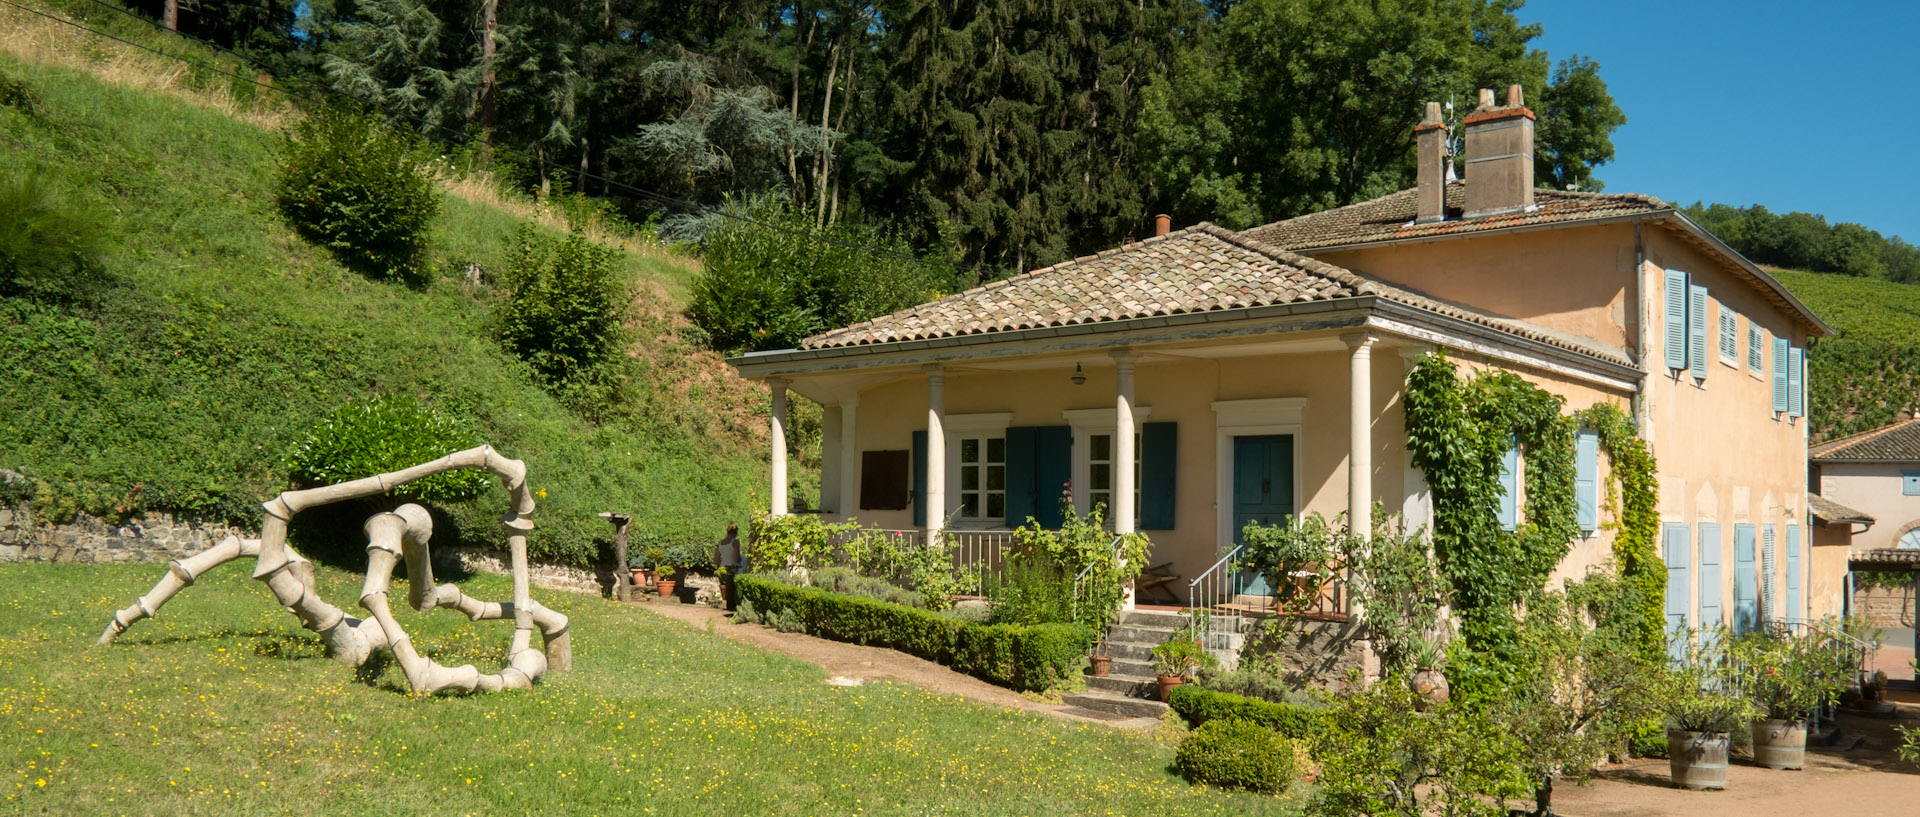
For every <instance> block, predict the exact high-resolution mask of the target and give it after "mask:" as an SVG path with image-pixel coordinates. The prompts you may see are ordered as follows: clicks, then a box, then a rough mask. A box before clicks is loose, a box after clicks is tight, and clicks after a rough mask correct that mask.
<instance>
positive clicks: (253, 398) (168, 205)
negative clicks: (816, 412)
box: [0, 15, 766, 562]
mask: <svg viewBox="0 0 1920 817" xmlns="http://www.w3.org/2000/svg"><path fill="white" fill-rule="evenodd" d="M13 16H16V17H17V15H13ZM6 22H14V20H9V21H6ZM22 30H23V29H15V30H13V31H12V33H10V34H8V35H6V36H5V37H0V45H4V46H6V47H7V49H8V50H9V51H10V52H12V53H14V54H27V55H29V56H31V57H34V58H35V59H36V60H38V59H39V58H41V57H45V56H47V54H49V53H59V54H62V55H71V54H74V53H83V52H82V51H80V50H78V49H74V48H53V49H42V51H41V52H40V53H36V52H34V51H33V49H31V48H21V47H18V46H20V43H21V41H22V38H21V36H20V34H21V31H22ZM29 45H31V43H29ZM56 45H57V44H56ZM115 65H116V63H114V62H113V61H111V60H108V61H105V62H99V63H98V64H96V65H94V66H92V67H90V68H87V69H86V70H76V69H74V68H70V67H64V66H60V65H53V64H48V63H46V62H41V61H35V62H28V61H23V60H22V59H19V58H17V57H15V56H10V55H8V54H0V72H4V73H6V74H8V75H10V76H12V77H13V78H15V79H17V80H20V81H22V82H24V84H25V85H26V86H27V87H28V88H29V89H31V96H32V97H33V98H34V99H33V101H32V102H31V103H30V104H16V105H0V177H10V176H12V175H14V174H21V173H27V172H34V171H39V172H44V173H47V174H51V176H52V177H53V178H54V179H56V180H57V181H58V182H59V184H60V186H61V187H63V188H64V189H66V190H68V191H70V193H71V195H73V196H74V197H77V198H80V199H82V200H86V201H89V202H90V203H91V204H93V205H94V206H96V207H99V208H101V209H103V210H105V211H107V212H108V213H110V214H111V215H110V216H109V218H108V221H109V224H110V227H109V228H108V232H109V233H110V235H109V236H108V238H109V240H108V242H107V244H108V247H109V250H108V251H107V254H106V256H105V259H104V261H105V263H104V266H105V268H106V271H107V273H108V274H109V276H110V278H111V284H110V289H109V290H108V291H107V292H106V294H105V296H104V297H102V298H100V299H99V300H98V302H97V303H95V304H93V305H88V306H71V305H57V304H48V303H43V302H33V301H28V300H23V299H6V298H0V372H4V373H5V375H4V377H5V382H6V384H7V385H6V387H5V388H4V389H0V467H5V468H11V469H16V470H20V471H23V472H25V473H27V474H28V475H29V476H30V478H31V480H30V482H29V483H28V484H26V485H25V486H18V485H16V486H14V487H13V488H12V489H11V493H12V495H10V496H0V501H9V500H18V499H21V498H23V497H22V496H21V494H25V495H26V497H25V498H30V499H32V500H33V501H34V502H35V504H36V506H37V507H39V508H40V509H42V511H43V512H49V513H53V514H56V515H66V514H71V513H73V512H76V511H86V512H90V513H95V514H101V515H106V516H109V517H112V516H117V515H121V514H127V513H134V512H139V511H142V510H146V509H162V510H185V511H191V512H196V513H199V514H203V515H208V516H213V517H219V518H224V519H228V520H236V521H251V520H256V519H257V518H258V513H259V509H258V506H257V503H258V502H259V501H260V498H261V497H263V496H266V495H270V494H272V493H275V492H277V491H279V490H280V489H281V488H283V487H285V482H286V480H285V470H284V468H283V465H282V460H283V458H284V457H285V456H286V454H287V453H288V452H290V451H291V450H292V448H293V446H294V445H295V443H296V442H297V441H298V440H299V439H300V438H301V437H302V436H303V435H304V434H305V433H306V432H307V430H308V429H309V428H311V427H312V426H313V425H314V423H315V421H316V420H317V419H318V418H320V417H321V416H322V415H323V414H325V413H326V412H327V411H328V410H330V409H332V408H333V407H335V406H337V405H340V404H341V403H343V402H345V401H347V400H349V399H354V398H360V397H364V396H366V395H369V394H373V393H378V392H405V393H410V394H413V395H415V396H417V397H419V398H421V399H422V400H423V401H424V402H427V403H428V404H430V405H432V406H434V407H436V408H438V409H440V410H442V411H444V412H448V413H451V414H454V415H457V416H459V417H461V418H464V419H466V420H468V421H470V422H471V423H472V424H473V425H474V426H475V427H476V428H477V429H478V431H479V433H480V436H481V438H482V439H484V440H486V441H489V442H491V443H493V444H494V445H495V446H496V447H498V448H499V449H500V450H502V451H504V452H506V453H507V454H509V455H510V456H515V457H520V458H523V459H525V460H527V461H528V463H529V465H530V468H531V473H532V479H533V482H534V485H535V487H536V488H539V489H542V490H544V491H545V492H546V494H545V495H546V499H545V500H544V502H543V505H542V508H541V510H540V512H539V513H538V514H537V516H536V519H537V521H538V523H539V525H540V528H539V530H538V531H537V532H536V534H535V537H534V542H533V547H534V549H535V551H536V553H539V554H541V555H543V556H546V557H548V558H555V559H563V560H569V561H576V562H577V561H581V560H583V559H586V558H589V557H590V554H592V553H593V552H594V549H595V547H596V545H595V540H596V539H604V538H605V530H604V528H605V527H606V526H605V523H604V522H603V521H601V520H599V519H597V518H595V517H594V516H593V514H595V513H597V512H599V511H604V510H631V511H637V512H638V513H639V521H640V525H641V526H642V528H643V529H644V530H646V531H648V532H651V533H658V534H661V535H668V536H675V537H697V538H701V539H709V538H711V537H717V536H718V534H719V529H720V526H721V525H722V524H723V523H724V521H726V520H728V519H741V518H743V517H744V514H745V512H746V509H747V506H748V503H749V502H750V501H751V495H752V492H753V491H754V490H755V489H756V488H758V489H759V490H760V491H761V492H762V493H763V494H764V488H762V487H761V486H762V484H763V483H762V474H763V473H764V468H763V465H762V464H763V463H764V461H765V450H766V447H765V441H764V432H763V431H760V429H763V428H764V424H763V423H762V422H760V421H758V420H756V419H755V416H754V415H755V414H764V412H765V408H764V402H765V395H764V391H763V390H760V389H758V388H757V387H754V386H752V385H750V384H745V383H743V382H741V381H739V380H738V379H737V378H734V377H732V375H731V373H730V372H729V371H727V370H726V367H725V366H724V364H722V363H720V362H719V360H718V358H717V357H715V356H713V355H712V354H710V353H704V352H700V351H698V349H697V348H696V346H695V345H694V344H691V343H688V342H685V341H683V340H682V339H681V337H680V329H681V326H680V321H679V320H678V319H677V318H675V317H674V312H675V307H674V305H673V303H672V295H671V294H670V293H671V292H673V291H675V290H677V289H679V287H680V285H681V283H682V282H684V280H685V279H686V278H687V277H688V275H689V268H690V265H689V264H687V263H686V262H684V261H676V260H674V259H672V258H670V257H668V256H666V255H665V254H664V253H660V252H657V251H656V252H650V253H645V254H636V253H633V252H628V253H626V254H624V256H623V261H624V264H625V271H626V274H628V275H629V276H631V278H632V280H633V283H634V285H635V291H636V292H637V293H638V294H637V297H636V300H635V303H634V307H633V311H632V314H631V316H630V320H629V322H628V323H629V325H630V326H631V327H632V328H633V329H634V330H635V332H636V336H637V338H638V339H637V341H636V343H635V345H634V347H633V349H632V354H633V355H634V356H635V357H636V358H637V359H638V360H639V361H640V363H641V364H643V365H644V366H645V368H646V374H645V375H644V376H642V377H641V378H639V379H638V382H637V384H636V387H635V389H634V390H633V393H631V394H629V395H627V396H626V398H625V402H626V403H627V405H623V406H621V407H619V410H618V411H614V412H609V414H608V415H606V416H614V417H618V418H620V419H615V420H606V421H603V422H594V421H590V420H588V419H586V418H583V417H581V416H579V415H577V414H575V413H574V412H571V411H569V410H568V409H567V408H566V407H564V406H562V405H561V404H559V403H558V402H556V401H555V400H553V399H552V398H551V397H550V396H549V395H548V394H547V393H545V392H544V391H543V390H542V389H541V388H539V387H538V386H536V385H534V383H533V381H532V379H531V377H530V375H529V372H528V370H527V368H526V367H525V366H524V365H523V364H522V363H520V362H519V361H518V360H516V359H512V358H510V357H509V356H507V355H506V354H504V353H503V352H502V351H501V350H500V349H499V348H498V346H497V345H496V344H495V343H494V342H493V341H492V340H491V339H490V338H489V335H488V331H487V325H486V324H487V315H488V305H489V303H490V301H491V299H492V298H493V297H494V296H495V293H494V292H493V291H492V290H491V289H490V288H489V287H488V286H487V285H486V284H485V283H484V280H485V278H486V276H485V274H484V273H485V272H487V271H491V270H497V269H499V266H500V264H501V259H502V257H503V251H504V249H505V242H506V241H507V239H508V238H509V236H510V235H511V233H512V231H513V230H514V228H515V227H517V226H519V225H520V224H522V223H524V222H525V219H524V218H523V217H522V216H524V215H527V214H528V213H525V212H521V213H516V212H514V211H513V210H512V208H503V207H500V206H490V205H488V204H486V203H480V202H482V201H483V200H485V199H488V198H489V196H490V195H491V194H490V193H488V192H487V191H486V190H484V189H483V187H484V186H476V185H473V184H466V185H464V186H460V187H457V188H456V189H457V192H459V193H461V194H462V195H449V196H445V197H444V200H445V208H444V211H443V213H442V215H441V216H440V218H439V220H438V222H437V225H436V232H435V236H434V241H435V247H434V254H435V258H434V266H435V269H436V273H435V276H434V278H433V280H432V281H431V282H430V283H429V285H428V286H426V287H425V288H424V289H421V290H414V289H408V288H404V287H401V286H398V285H394V284H390V283H382V282H375V281H371V280H368V279H366V278H363V277H361V276H359V275H357V274H354V273H352V272H349V271H347V270H346V269H344V268H342V267H341V266H340V265H339V264H338V263H336V262H335V261H334V259H333V258H332V257H331V256H330V255H329V254H328V253H326V252H324V251H322V250H319V249H316V248H314V247H312V246H309V245H308V244H306V243H305V242H304V241H302V240H301V239H300V238H299V237H298V236H297V235H296V234H295V233H294V232H293V231H292V230H290V229H289V228H288V227H287V226H286V225H285V224H284V222H283V220H282V219H281V217H280V216H279V214H278V212H277V209H276V207H275V204H274V199H273V194H272V189H273V183H272V162H273V158H274V153H275V150H276V149H277V147H278V145H279V144H280V140H281V137H280V136H279V135H278V134H277V133H275V132H273V130H272V127H273V126H274V125H275V124H276V123H283V122H284V121H286V120H288V119H290V118H291V117H292V116H294V115H295V114H294V113H293V112H291V111H289V110H286V109H284V108H282V109H261V108H260V107H259V106H255V107H252V108H246V109H245V110H240V111H234V110H223V109H222V106H220V105H217V104H206V101H205V98H204V95H202V96H199V97H196V96H195V95H194V94H193V93H191V89H190V88H189V89H187V90H186V91H182V90H181V89H180V87H179V86H178V85H177V84H176V85H175V86H169V87H167V88H161V89H155V88H153V87H150V85H151V82H153V81H156V80H153V79H152V77H151V75H149V74H143V73H142V72H140V71H135V70H124V69H125V66H124V65H122V66H121V67H120V69H116V68H115ZM114 70H120V71H121V73H122V74H124V75H127V76H131V77H137V78H141V80H142V82H145V83H148V85H149V87H140V85H141V83H138V82H121V81H119V80H118V79H116V77H115V76H114V75H113V73H112V72H113V71H114ZM103 77H104V78H105V79H106V80H111V81H103ZM156 90H161V91H165V92H159V93H157V92H156ZM216 90H218V89H216ZM236 113H239V114H243V115H238V116H236V115H235V114H236ZM522 204H523V205H524V204H525V203H524V202H523V203H522ZM522 209H525V208H524V207H523V208H522ZM476 272H478V273H481V274H479V275H477V276H476V275H475V273H476ZM476 278H478V279H479V281H480V282H478V283H477V282H476V281H475V279H476ZM756 435H757V436H756ZM495 493H496V496H492V497H488V498H485V499H482V500H479V501H478V502H476V503H475V504H474V505H473V506H472V507H465V508H454V509H451V511H452V513H453V521H454V522H455V523H457V525H458V526H459V527H461V528H474V529H475V532H476V534H478V535H477V536H476V537H475V538H476V540H477V541H492V540H493V539H494V538H495V530H494V529H493V528H494V526H493V524H492V520H493V519H494V518H495V517H496V516H497V514H498V513H499V511H500V509H501V508H502V507H503V506H504V495H503V494H500V493H499V492H498V491H496V492H495Z"/></svg>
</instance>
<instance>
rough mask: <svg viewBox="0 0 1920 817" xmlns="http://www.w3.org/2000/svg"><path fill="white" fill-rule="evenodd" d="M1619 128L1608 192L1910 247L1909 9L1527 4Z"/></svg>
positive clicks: (1918, 34)
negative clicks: (1591, 67)
mask: <svg viewBox="0 0 1920 817" xmlns="http://www.w3.org/2000/svg"><path fill="white" fill-rule="evenodd" d="M1519 17H1520V19H1521V20H1523V21H1525V22H1539V23H1542V24H1543V25H1545V27H1546V32H1545V34H1544V35H1542V36H1541V37H1540V38H1539V39H1537V40H1534V45H1536V46H1538V47H1540V48H1544V49H1546V50H1547V53H1548V54H1549V55H1551V56H1552V58H1553V59H1554V60H1555V61H1556V62H1558V61H1559V60H1560V59H1561V58H1564V57H1566V56H1568V55H1571V54H1575V53H1579V54H1585V55H1587V56H1589V57H1592V58H1593V59H1595V60H1597V61H1598V62H1599V63H1600V75H1601V76H1602V77H1603V78H1605V79H1606V81H1607V86H1608V88H1609V89H1610V90H1611V91H1612V93H1613V98H1614V101H1615V102H1617V103H1618V104H1619V105H1620V108H1621V110H1623V111H1625V112H1626V114H1627V120H1628V121H1627V124H1626V125H1625V126H1624V127H1622V128H1620V130H1619V131H1617V132H1615V133H1614V136H1613V145H1614V149H1615V153H1614V160H1613V162H1611V163H1609V164H1606V165H1603V166H1601V167H1600V169H1599V171H1598V175H1599V176H1600V178H1601V180H1602V181H1605V182H1606V184H1607V190H1608V191H1609V192H1635V193H1648V194H1651V195H1655V196H1659V197H1661V198H1663V199H1667V200H1668V201H1672V202H1675V203H1679V204H1691V203H1693V201H1694V200H1696V199H1700V200H1705V201H1709V202H1713V201H1719V202H1725V203H1728V204H1737V205H1747V204H1764V205H1766V206H1767V207H1768V208H1769V209H1771V210H1773V211H1774V212H1776V213H1784V212H1788V211H1792V210H1803V211H1806V212H1809V213H1821V214H1825V215H1826V216H1827V220H1828V221H1830V222H1833V221H1854V222H1859V223H1861V224H1865V225H1866V226H1868V227H1871V228H1873V229H1875V230H1879V231H1880V232H1881V233H1884V234H1886V235H1890V236H1891V235H1899V236H1902V237H1904V238H1906V239H1907V240H1908V241H1912V242H1915V243H1920V3H1909V2H1882V3H1868V2H1860V1H1859V0H1829V1H1828V2H1824V3H1805V2H1799V3H1785V2H1775V0H1749V1H1748V2H1732V1H1731V0H1678V1H1676V0H1668V2H1648V1H1646V0H1625V1H1624V2H1600V0H1533V2H1530V3H1528V4H1527V6H1526V7H1525V8H1523V9H1521V10H1520V12H1519Z"/></svg>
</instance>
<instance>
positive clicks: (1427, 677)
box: [1407, 637, 1452, 712]
mask: <svg viewBox="0 0 1920 817" xmlns="http://www.w3.org/2000/svg"><path fill="white" fill-rule="evenodd" d="M1412 658H1413V674H1412V675H1410V676H1407V686H1409V687H1411V688H1412V689H1413V694H1414V699H1413V706H1414V708H1415V709H1417V710H1419V711H1421V712H1425V711H1427V708H1428V707H1431V706H1433V705H1434V704H1443V703H1446V702H1447V698H1449V697H1450V696H1451V695H1452V689H1451V687H1449V686H1448V685H1447V676H1446V673H1445V672H1443V670H1445V669H1446V668H1447V645H1446V642H1444V641H1441V640H1440V639H1438V638H1425V637H1423V638H1420V639H1419V640H1416V641H1414V642H1413V649H1412Z"/></svg>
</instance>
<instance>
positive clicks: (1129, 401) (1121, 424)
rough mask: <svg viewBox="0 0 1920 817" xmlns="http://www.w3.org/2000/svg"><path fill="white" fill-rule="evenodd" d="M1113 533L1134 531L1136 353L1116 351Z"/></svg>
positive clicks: (1114, 354) (1114, 359) (1114, 367)
mask: <svg viewBox="0 0 1920 817" xmlns="http://www.w3.org/2000/svg"><path fill="white" fill-rule="evenodd" d="M1113 369H1114V384H1115V392H1116V393H1117V394H1116V397H1115V399H1114V401H1113V508H1112V509H1111V511H1112V514H1113V532H1114V533H1132V532H1133V531H1134V507H1133V489H1134V486H1133V458H1134V450H1133V432H1134V428H1133V353H1132V352H1127V351H1120V352H1114V353H1113Z"/></svg>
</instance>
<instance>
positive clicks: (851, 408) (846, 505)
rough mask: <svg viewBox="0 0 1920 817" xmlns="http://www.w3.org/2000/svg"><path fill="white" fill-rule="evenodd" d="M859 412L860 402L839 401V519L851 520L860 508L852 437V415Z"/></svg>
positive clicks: (857, 462)
mask: <svg viewBox="0 0 1920 817" xmlns="http://www.w3.org/2000/svg"><path fill="white" fill-rule="evenodd" d="M859 410H860V401H858V400H842V401H840V508H838V510H839V511H840V519H841V520H842V521H845V520H847V519H851V518H853V514H854V511H855V509H857V508H859V507H860V482H859V477H857V476H855V474H857V473H859V471H860V445H859V443H858V440H859V438H858V437H855V436H854V429H855V428H856V427H857V426H856V425H855V423H854V414H855V412H857V411H859Z"/></svg>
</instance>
